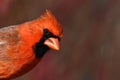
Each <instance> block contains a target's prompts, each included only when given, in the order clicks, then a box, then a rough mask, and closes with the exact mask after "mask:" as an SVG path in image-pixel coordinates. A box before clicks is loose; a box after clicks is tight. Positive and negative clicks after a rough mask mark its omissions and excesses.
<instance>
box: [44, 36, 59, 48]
mask: <svg viewBox="0 0 120 80" xmlns="http://www.w3.org/2000/svg"><path fill="white" fill-rule="evenodd" d="M44 44H45V45H47V46H48V47H49V48H51V49H53V50H59V49H60V45H59V41H58V39H57V38H48V39H47V40H45V42H44Z"/></svg>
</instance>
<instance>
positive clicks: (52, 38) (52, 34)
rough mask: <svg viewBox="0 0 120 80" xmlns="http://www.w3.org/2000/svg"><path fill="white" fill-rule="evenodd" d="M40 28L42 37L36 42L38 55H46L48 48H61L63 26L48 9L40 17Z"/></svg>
mask: <svg viewBox="0 0 120 80" xmlns="http://www.w3.org/2000/svg"><path fill="white" fill-rule="evenodd" d="M38 21H39V24H38V26H39V27H40V30H41V31H42V34H43V36H42V38H41V39H40V41H39V42H38V43H37V44H36V48H35V52H36V53H37V54H38V55H37V57H39V56H40V54H41V55H44V53H45V52H46V51H48V49H53V50H59V48H60V46H59V41H60V39H61V38H62V33H63V30H62V27H61V25H60V24H59V23H58V21H57V20H56V18H55V17H54V15H53V14H52V13H51V11H48V10H47V11H46V12H45V13H44V14H43V15H42V16H41V18H39V19H38ZM41 51H42V52H41Z"/></svg>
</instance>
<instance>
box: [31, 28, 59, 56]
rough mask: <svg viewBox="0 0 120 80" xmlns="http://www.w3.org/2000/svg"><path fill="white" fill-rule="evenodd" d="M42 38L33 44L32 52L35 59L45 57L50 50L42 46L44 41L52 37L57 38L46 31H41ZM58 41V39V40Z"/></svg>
mask: <svg viewBox="0 0 120 80" xmlns="http://www.w3.org/2000/svg"><path fill="white" fill-rule="evenodd" d="M43 32H44V33H43V37H42V38H41V39H40V40H39V42H37V43H36V44H35V46H33V50H34V53H35V56H36V58H41V57H43V56H44V55H45V53H46V52H47V51H48V50H50V48H49V47H48V46H47V45H45V44H44V42H45V40H46V39H48V38H50V37H54V38H58V39H59V37H57V36H55V35H53V34H52V33H51V32H50V31H49V30H48V29H44V30H43ZM59 40H60V39H59Z"/></svg>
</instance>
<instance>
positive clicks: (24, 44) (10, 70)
mask: <svg viewBox="0 0 120 80" xmlns="http://www.w3.org/2000/svg"><path fill="white" fill-rule="evenodd" d="M62 32H63V31H62V27H61V25H60V24H59V23H58V22H57V20H56V18H55V17H54V15H53V14H52V13H51V12H50V11H46V12H45V13H44V14H43V15H42V16H41V17H40V18H38V19H36V20H33V21H30V22H25V23H23V24H20V25H13V26H8V27H4V28H0V80H3V79H6V80H8V79H11V78H15V77H18V76H20V75H22V74H24V73H26V72H28V71H29V70H31V69H32V68H33V67H34V66H35V65H36V64H37V63H38V62H39V61H40V59H41V58H42V57H43V55H44V54H45V53H46V52H47V51H48V50H49V49H50V48H51V49H53V50H59V41H60V39H61V38H62Z"/></svg>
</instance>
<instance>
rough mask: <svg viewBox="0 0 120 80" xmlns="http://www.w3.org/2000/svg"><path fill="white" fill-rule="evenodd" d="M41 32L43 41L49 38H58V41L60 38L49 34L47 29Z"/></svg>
mask: <svg viewBox="0 0 120 80" xmlns="http://www.w3.org/2000/svg"><path fill="white" fill-rule="evenodd" d="M43 32H44V39H48V38H50V37H54V38H58V40H59V41H60V38H59V37H57V36H55V35H54V34H53V33H51V32H50V31H49V30H48V29H46V28H45V29H44V30H43Z"/></svg>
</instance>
